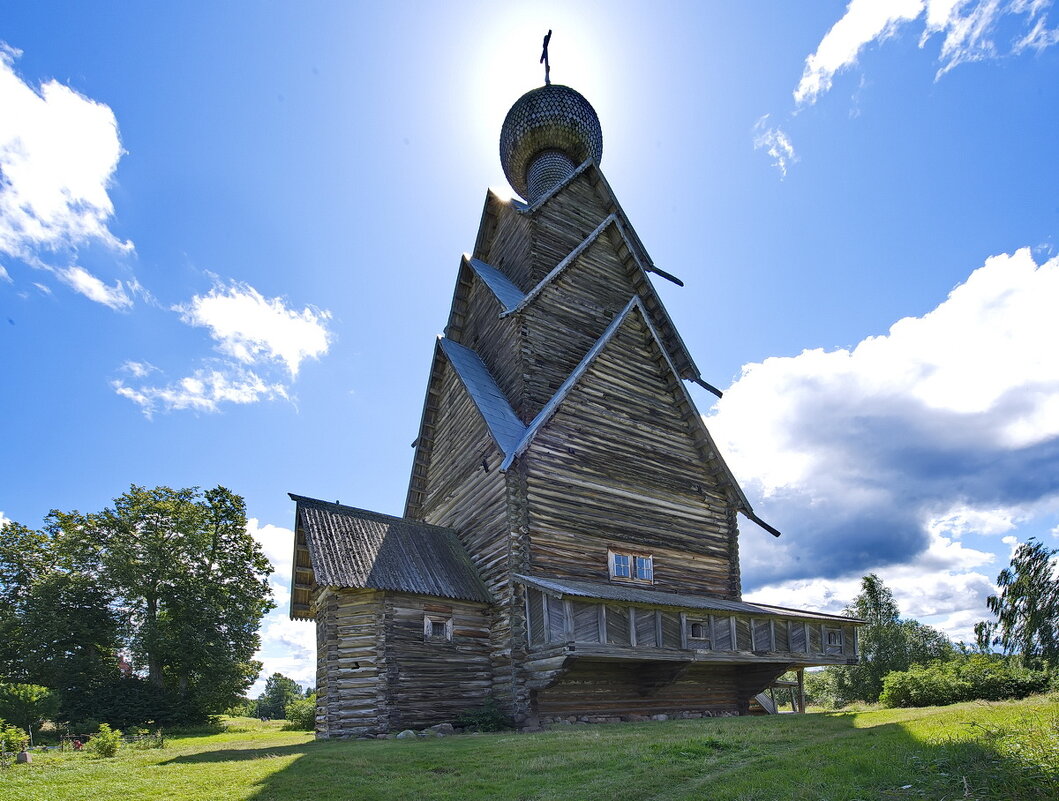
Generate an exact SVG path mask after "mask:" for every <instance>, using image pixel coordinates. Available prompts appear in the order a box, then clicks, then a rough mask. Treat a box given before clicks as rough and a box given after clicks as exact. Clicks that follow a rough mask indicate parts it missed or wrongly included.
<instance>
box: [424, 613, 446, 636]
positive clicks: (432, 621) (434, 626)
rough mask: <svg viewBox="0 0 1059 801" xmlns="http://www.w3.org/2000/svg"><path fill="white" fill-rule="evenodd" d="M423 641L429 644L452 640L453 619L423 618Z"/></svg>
mask: <svg viewBox="0 0 1059 801" xmlns="http://www.w3.org/2000/svg"><path fill="white" fill-rule="evenodd" d="M423 639H425V640H427V641H429V642H449V641H451V640H452V618H451V617H444V616H441V615H424V616H423Z"/></svg>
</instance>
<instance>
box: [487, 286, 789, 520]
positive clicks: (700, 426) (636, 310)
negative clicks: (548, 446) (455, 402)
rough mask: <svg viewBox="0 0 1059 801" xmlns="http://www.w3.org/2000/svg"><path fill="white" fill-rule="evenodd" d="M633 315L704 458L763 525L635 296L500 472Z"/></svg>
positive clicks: (737, 500)
mask: <svg viewBox="0 0 1059 801" xmlns="http://www.w3.org/2000/svg"><path fill="white" fill-rule="evenodd" d="M632 314H639V315H640V318H641V319H642V320H643V322H644V324H645V325H646V326H647V330H648V332H649V333H650V336H651V338H652V339H653V340H654V342H655V345H656V346H657V348H658V351H659V353H661V355H662V357H663V359H664V360H665V362H666V365H667V367H668V370H669V371H670V372H671V373H672V375H673V377H674V378H675V379H676V380H675V381H674V382H673V383H674V385H675V386H676V387H677V388H678V389H677V391H679V392H680V393H681V395H682V397H681V400H682V401H683V403H684V405H685V408H687V409H688V410H689V413H688V414H687V415H685V417H686V419H687V420H688V423H689V425H690V426H691V427H692V430H693V431H694V433H695V435H696V436H697V438H698V440H699V442H700V447H701V450H702V452H703V456H704V458H705V459H706V460H707V462H708V463H709V464H710V465H712V468H713V472H715V474H716V475H717V478H718V479H719V480H720V482H721V483H722V485H724V486H725V487H726V488H727V489H728V490H729V491H730V492H731V498H732V500H733V502H734V503H735V505H736V507H737V508H738V509H739V510H740V511H741V512H743V513H744V514H745V515H746V516H747V517H748V518H750V519H751V520H754V521H755V522H759V523H760V522H761V521H760V520H759V519H758V518H757V516H756V515H755V514H754V511H753V509H752V508H751V506H750V502H749V501H748V500H747V498H746V495H744V494H743V491H742V489H741V488H740V487H739V483H738V482H737V481H736V480H735V476H734V475H733V474H732V471H731V470H730V469H729V468H728V465H727V464H726V463H725V461H724V459H723V458H722V457H721V454H720V452H719V451H718V450H717V446H716V444H715V443H714V441H713V437H712V436H710V432H709V430H708V429H707V428H706V425H705V423H703V421H702V416H701V415H700V414H699V413H698V411H697V410H696V408H695V402H694V400H692V398H691V395H690V394H688V391H687V387H685V386H684V383H683V382H682V381H680V376H679V373H678V372H677V370H676V367H675V366H674V365H673V361H672V359H671V358H670V356H669V353H668V351H667V349H666V348H665V347H664V346H663V345H662V342H661V339H660V338H659V336H658V332H657V330H656V329H655V328H654V326H653V325H652V323H651V319H650V315H649V314H648V313H647V310H646V309H645V308H644V305H643V302H642V301H641V299H640V298H639V297H633V299H632V300H630V301H629V303H628V305H626V307H625V308H624V309H623V310H622V311H621V312H620V313H619V314H617V315H615V317H614V319H613V320H612V321H611V323H610V325H608V326H607V329H606V330H605V331H604V332H603V334H602V336H600V338H599V339H598V340H596V342H595V344H594V345H593V346H592V347H591V348H590V349H589V351H588V352H587V353H586V354H585V355H584V357H583V358H582V359H581V361H580V362H579V363H578V365H577V366H576V367H575V368H574V369H573V371H572V372H571V373H570V375H569V376H567V378H566V380H565V381H564V382H563V383H562V385H561V386H560V387H559V389H558V390H556V392H555V394H554V395H553V396H552V398H551V399H550V400H549V401H548V402H547V403H546V404H545V405H544V407H543V408H542V409H541V410H540V412H539V413H538V414H537V416H536V417H535V418H534V419H533V420H532V421H531V422H530V424H529V425H528V426H526V431H525V433H524V434H523V435H522V438H521V439H520V440H519V442H518V444H517V445H516V446H515V448H514V450H512V451H511V452H509V453H508V454H507V456H506V458H505V459H504V461H503V463H502V464H501V466H500V469H501V470H507V469H508V468H510V467H511V465H512V464H513V463H514V461H515V459H516V458H518V457H519V456H520V455H521V454H523V453H525V451H526V450H527V449H528V448H529V447H530V446H531V445H532V443H533V440H534V438H535V437H536V436H537V434H538V433H539V432H540V431H541V429H542V428H544V426H546V425H547V424H548V421H549V420H551V418H552V417H553V416H554V415H555V413H556V412H557V411H558V410H559V407H560V406H562V404H563V402H564V401H565V400H566V398H567V396H568V395H569V394H570V392H571V391H572V390H573V389H574V387H576V386H577V384H578V383H579V382H580V381H581V379H582V377H583V376H584V375H585V374H586V373H587V372H588V370H589V369H590V368H591V367H592V364H593V362H595V360H596V358H597V357H598V356H599V354H601V353H602V352H603V351H604V350H605V349H606V348H607V346H608V345H609V344H610V343H611V341H613V340H614V338H615V336H616V335H617V333H618V331H619V330H620V329H621V327H622V325H623V324H624V323H625V322H626V320H628V319H629V316H630V315H632ZM764 527H765V528H766V529H767V530H769V531H770V532H772V533H774V534H778V532H777V531H776V530H775V529H773V528H771V527H770V526H767V525H764Z"/></svg>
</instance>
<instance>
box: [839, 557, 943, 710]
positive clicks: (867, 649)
mask: <svg viewBox="0 0 1059 801" xmlns="http://www.w3.org/2000/svg"><path fill="white" fill-rule="evenodd" d="M846 614H848V615H850V616H851V617H857V618H860V619H861V620H864V621H866V622H867V625H865V626H864V627H862V628H861V629H860V632H859V635H858V639H859V645H860V662H859V663H858V664H856V665H849V666H843V667H832V668H828V674H829V681H830V683H831V684H832V686H833V687H834V692H835V695H836V696H837V697H838V698H839V699H840V700H854V699H856V700H860V701H872V702H873V701H878V700H879V694H880V693H881V692H882V687H883V679H884V678H886V676H887V674H889V673H890V672H891V671H894V670H908V668H909V667H910V666H911V665H914V664H926V663H927V662H930V661H931V660H934V659H943V658H947V657H949V656H951V655H952V652H953V648H952V643H951V642H949V639H948V638H947V637H946V636H945V635H944V634H942V633H941V632H940V631H938V630H937V629H933V628H931V627H930V626H926V625H923V624H922V623H920V622H918V621H916V620H901V618H900V610H899V609H898V607H897V602H896V601H895V600H894V596H893V592H891V591H890V588H889V587H887V586H886V585H885V584H884V583H883V582H882V579H880V578H879V577H878V576H877V575H875V574H874V573H869V574H868V575H867V576H864V577H863V578H862V579H861V590H860V593H858V595H857V597H856V598H854V599H853V602H852V603H851V604H850V605H849V606H848V607H846Z"/></svg>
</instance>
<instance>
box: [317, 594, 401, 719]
mask: <svg viewBox="0 0 1059 801" xmlns="http://www.w3.org/2000/svg"><path fill="white" fill-rule="evenodd" d="M382 598H383V595H382V593H379V592H376V591H374V590H339V591H332V590H330V589H324V590H323V591H322V592H321V593H320V595H319V597H318V598H317V600H316V604H315V607H316V640H317V646H316V699H317V701H316V703H317V706H316V734H317V736H318V737H320V738H322V739H327V738H341V737H357V736H360V735H362V734H367V733H370V732H375V731H385V730H386V729H387V720H386V705H385V698H386V687H385V684H386V682H385V675H384V673H383V671H382V667H381V665H382V654H381V651H380V634H381V628H382Z"/></svg>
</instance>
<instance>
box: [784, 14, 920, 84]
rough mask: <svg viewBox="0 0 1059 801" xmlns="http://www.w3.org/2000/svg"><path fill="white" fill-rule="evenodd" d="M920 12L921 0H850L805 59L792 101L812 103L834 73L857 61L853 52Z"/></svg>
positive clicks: (891, 31) (855, 53)
mask: <svg viewBox="0 0 1059 801" xmlns="http://www.w3.org/2000/svg"><path fill="white" fill-rule="evenodd" d="M922 11H923V2H922V0H886V2H882V3H880V2H878V0H851V2H850V4H849V6H848V7H847V8H846V13H845V15H844V16H843V17H842V18H841V19H840V20H839V21H838V22H836V23H835V24H834V26H833V27H832V28H831V30H829V31H828V32H827V33H826V34H825V35H824V38H823V39H821V40H820V44H819V45H817V48H816V52H815V53H813V54H811V55H810V56H809V57H808V58H806V59H805V72H804V73H803V75H802V79H801V81H799V83H798V88H797V89H795V90H794V101H795V102H796V103H798V104H799V105H800V104H802V103H814V102H816V99H817V97H818V96H819V95H821V94H822V93H824V92H826V91H827V90H828V89H830V88H831V79H832V78H833V77H834V75H835V73H836V72H838V71H839V70H842V69H844V68H846V67H849V66H851V65H853V64H855V63H856V62H857V55H858V54H859V53H860V51H861V50H862V49H863V48H864V47H865V46H866V45H867V44H869V43H870V42H874V41H882V40H884V39H886V38H887V37H889V36H892V35H893V34H894V32H895V31H896V29H897V27H898V25H899V24H900V23H902V22H907V21H908V20H912V19H915V18H916V17H918V16H919V15H920V14H921V13H922Z"/></svg>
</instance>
